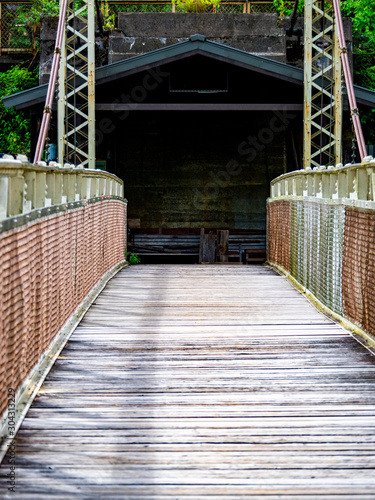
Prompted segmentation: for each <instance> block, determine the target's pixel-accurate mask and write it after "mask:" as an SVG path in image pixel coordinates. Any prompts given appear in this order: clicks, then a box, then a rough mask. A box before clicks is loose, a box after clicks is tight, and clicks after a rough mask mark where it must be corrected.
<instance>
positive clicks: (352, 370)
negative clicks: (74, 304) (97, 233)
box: [0, 265, 375, 500]
mask: <svg viewBox="0 0 375 500" xmlns="http://www.w3.org/2000/svg"><path fill="white" fill-rule="evenodd" d="M374 431H375V358H374V357H373V356H372V355H371V354H370V353H369V352H368V351H366V350H365V349H364V348H363V347H362V346H361V345H360V344H358V343H357V342H356V341H355V340H353V339H352V338H351V337H350V336H349V335H348V334H346V333H345V332H344V331H343V330H342V329H341V327H340V326H338V325H336V324H334V323H333V322H332V321H330V320H329V319H327V318H326V317H325V316H323V315H321V314H320V313H318V312H317V311H316V310H315V309H314V308H313V306H311V305H310V304H309V303H308V302H307V300H306V299H305V298H304V297H303V296H302V295H300V294H299V293H298V292H297V291H296V290H294V289H293V288H292V287H291V286H290V285H289V284H288V282H287V281H286V280H285V278H283V277H281V276H279V275H277V274H275V273H274V272H273V271H271V270H269V269H266V268H262V267H249V266H197V265H191V266H190V265H180V266H178V265H160V266H157V265H150V266H138V267H131V268H128V269H125V270H123V271H122V272H120V273H119V274H118V275H117V276H116V277H115V278H114V279H112V280H111V282H110V283H109V284H108V286H107V287H106V289H105V290H104V291H103V293H102V294H101V295H100V296H99V298H98V299H97V301H96V303H95V305H94V306H93V307H92V308H91V309H90V311H89V312H88V314H87V315H86V317H85V318H84V321H82V323H81V325H80V326H79V328H77V330H76V331H75V333H74V334H73V336H72V337H71V340H70V341H69V343H68V345H67V347H66V348H65V350H64V351H63V353H62V355H61V357H60V359H59V360H58V362H57V363H56V365H55V367H54V369H53V370H52V372H51V373H50V375H49V376H48V379H47V380H46V382H45V384H44V385H43V387H42V389H41V391H40V394H39V396H38V398H37V399H36V400H35V402H34V404H33V406H32V408H31V409H30V411H29V413H28V415H27V418H26V419H25V421H24V423H23V426H22V428H21V430H20V432H19V435H18V438H17V448H16V459H17V462H16V484H17V493H16V494H14V495H12V494H10V495H9V496H8V495H5V492H6V488H7V487H6V485H5V482H4V475H5V474H6V473H7V469H6V466H5V467H4V466H3V468H2V470H1V472H2V479H1V482H0V498H8V497H9V498H17V500H18V499H20V500H23V499H27V500H33V499H53V500H56V499H64V500H65V499H70V498H77V499H78V498H79V499H102V498H108V499H115V500H117V499H118V500H120V499H121V500H122V499H146V498H147V499H190V500H199V499H209V500H214V499H224V498H228V499H252V500H253V499H262V500H266V499H276V498H277V499H284V500H285V499H294V500H300V499H305V498H306V499H310V500H311V499H314V498H319V499H338V498H340V499H341V498H346V499H351V500H352V499H375V471H374V467H375V435H374Z"/></svg>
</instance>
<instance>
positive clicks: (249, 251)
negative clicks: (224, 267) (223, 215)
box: [128, 228, 266, 264]
mask: <svg viewBox="0 0 375 500" xmlns="http://www.w3.org/2000/svg"><path fill="white" fill-rule="evenodd" d="M207 232H212V233H214V234H215V237H216V232H217V230H216V229H206V233H207ZM200 239H201V236H200V229H167V228H163V229H149V230H146V229H133V230H131V231H130V235H129V244H128V247H129V251H130V252H132V253H136V254H138V255H139V256H180V257H181V256H182V257H183V256H190V257H197V258H199V252H200ZM227 255H228V259H229V261H232V260H235V261H239V262H244V263H247V264H249V263H255V262H264V261H265V260H266V234H265V231H260V230H247V229H242V230H236V229H231V230H229V244H228V251H227Z"/></svg>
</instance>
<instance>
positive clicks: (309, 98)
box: [304, 0, 342, 168]
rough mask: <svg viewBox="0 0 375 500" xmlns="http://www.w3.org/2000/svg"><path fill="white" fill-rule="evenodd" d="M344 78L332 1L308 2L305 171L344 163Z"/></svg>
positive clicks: (306, 11) (306, 21)
mask: <svg viewBox="0 0 375 500" xmlns="http://www.w3.org/2000/svg"><path fill="white" fill-rule="evenodd" d="M341 74H342V67H341V59H340V47H339V43H338V34H337V30H336V27H335V18H334V8H333V5H332V0H305V75H304V80H305V106H304V168H307V167H312V168H313V167H317V166H320V165H325V166H328V165H336V164H337V163H341V149H342V146H341V134H342V132H341V129H342V79H341Z"/></svg>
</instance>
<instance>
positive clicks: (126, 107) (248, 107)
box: [95, 102, 303, 111]
mask: <svg viewBox="0 0 375 500" xmlns="http://www.w3.org/2000/svg"><path fill="white" fill-rule="evenodd" d="M95 109H96V110H98V111H302V110H303V105H302V104H284V103H255V104H242V103H235V104H232V103H212V104H211V103H153V102H150V103H139V104H137V103H121V104H113V103H96V106H95Z"/></svg>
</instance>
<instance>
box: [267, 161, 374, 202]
mask: <svg viewBox="0 0 375 500" xmlns="http://www.w3.org/2000/svg"><path fill="white" fill-rule="evenodd" d="M291 197H293V198H315V199H323V200H332V202H335V203H338V202H340V203H343V204H345V205H352V206H358V207H361V208H369V209H375V160H373V159H372V158H371V157H370V159H369V160H368V161H367V162H364V163H362V164H355V165H347V166H345V167H344V166H342V165H337V166H335V167H334V166H332V167H327V168H326V167H316V168H314V169H303V170H297V171H295V172H290V173H288V174H284V175H281V176H280V177H277V178H276V179H274V180H273V181H272V182H271V196H270V201H275V200H276V199H286V198H291Z"/></svg>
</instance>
